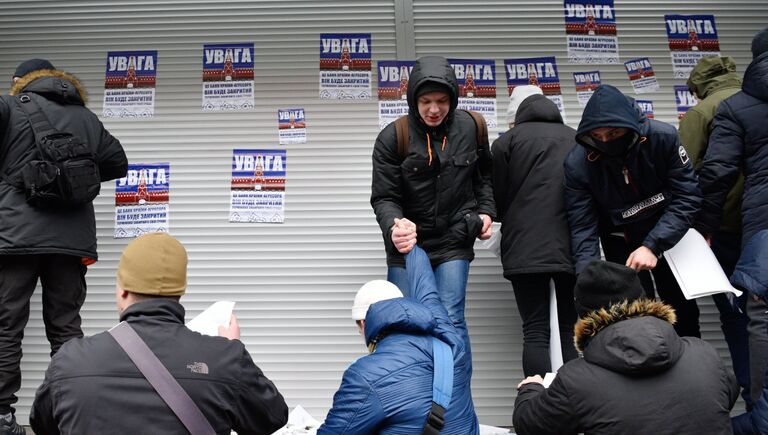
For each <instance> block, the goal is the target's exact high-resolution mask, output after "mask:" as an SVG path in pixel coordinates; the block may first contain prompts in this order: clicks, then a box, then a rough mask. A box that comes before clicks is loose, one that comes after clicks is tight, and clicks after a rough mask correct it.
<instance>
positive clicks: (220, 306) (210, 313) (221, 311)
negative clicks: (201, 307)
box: [187, 301, 235, 337]
mask: <svg viewBox="0 0 768 435" xmlns="http://www.w3.org/2000/svg"><path fill="white" fill-rule="evenodd" d="M234 309H235V303H234V302H231V301H219V302H216V303H214V304H213V305H211V306H210V307H208V308H206V309H205V311H203V312H202V313H200V314H198V315H197V316H195V318H193V319H192V320H190V321H189V322H187V328H189V329H191V330H193V331H195V332H199V333H201V334H205V335H212V336H214V337H215V336H217V335H219V326H227V325H229V319H230V317H232V310H234Z"/></svg>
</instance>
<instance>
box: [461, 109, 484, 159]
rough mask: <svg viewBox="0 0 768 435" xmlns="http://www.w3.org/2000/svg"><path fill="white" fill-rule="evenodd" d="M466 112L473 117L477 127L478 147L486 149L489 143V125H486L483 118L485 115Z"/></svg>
mask: <svg viewBox="0 0 768 435" xmlns="http://www.w3.org/2000/svg"><path fill="white" fill-rule="evenodd" d="M465 112H467V113H468V114H469V116H471V117H472V119H473V120H474V121H475V125H476V126H477V147H478V148H479V149H484V148H485V144H487V143H488V124H486V123H485V118H483V115H481V114H479V113H477V112H473V111H471V110H465Z"/></svg>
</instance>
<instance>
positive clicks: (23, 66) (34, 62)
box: [13, 59, 56, 77]
mask: <svg viewBox="0 0 768 435" xmlns="http://www.w3.org/2000/svg"><path fill="white" fill-rule="evenodd" d="M41 69H56V68H55V67H54V66H53V64H52V63H50V62H48V61H47V60H45V59H29V60H26V61H24V62H22V63H20V64H19V66H17V67H16V72H15V73H13V76H14V77H24V76H25V75H27V74H29V73H31V72H34V71H37V70H41Z"/></svg>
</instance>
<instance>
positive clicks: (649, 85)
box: [624, 57, 659, 94]
mask: <svg viewBox="0 0 768 435" xmlns="http://www.w3.org/2000/svg"><path fill="white" fill-rule="evenodd" d="M624 69H626V70H627V75H628V76H629V81H630V82H631V83H632V89H634V90H635V93H636V94H647V93H648V92H654V91H658V90H659V82H657V81H656V73H655V72H653V67H652V66H651V61H650V60H648V58H647V57H641V58H639V59H632V60H628V61H626V62H624Z"/></svg>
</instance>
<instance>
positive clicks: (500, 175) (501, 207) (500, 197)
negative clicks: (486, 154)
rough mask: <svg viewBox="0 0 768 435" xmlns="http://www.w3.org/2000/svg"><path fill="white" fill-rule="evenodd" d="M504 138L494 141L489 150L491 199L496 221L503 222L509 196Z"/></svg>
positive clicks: (507, 159)
mask: <svg viewBox="0 0 768 435" xmlns="http://www.w3.org/2000/svg"><path fill="white" fill-rule="evenodd" d="M504 138H505V137H504V136H502V137H500V138H498V139H496V140H495V141H494V142H493V147H492V148H491V158H492V160H493V198H494V200H495V201H496V221H497V222H502V221H504V213H506V212H507V207H508V206H509V205H508V204H507V195H508V194H509V191H508V189H509V141H507V140H504Z"/></svg>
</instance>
